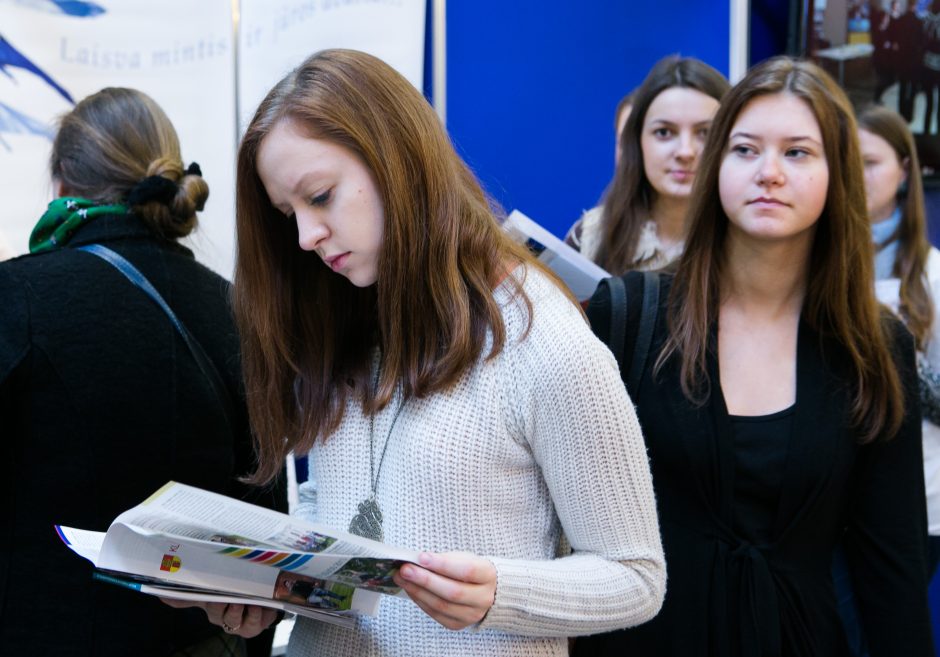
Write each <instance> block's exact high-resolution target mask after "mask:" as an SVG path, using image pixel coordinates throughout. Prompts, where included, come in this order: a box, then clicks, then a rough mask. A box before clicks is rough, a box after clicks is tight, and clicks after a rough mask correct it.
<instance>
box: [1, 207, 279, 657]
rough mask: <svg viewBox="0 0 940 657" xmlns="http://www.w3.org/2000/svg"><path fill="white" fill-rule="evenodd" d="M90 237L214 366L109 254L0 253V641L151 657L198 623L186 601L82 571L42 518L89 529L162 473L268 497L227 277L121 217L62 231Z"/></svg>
mask: <svg viewBox="0 0 940 657" xmlns="http://www.w3.org/2000/svg"><path fill="white" fill-rule="evenodd" d="M91 242H100V243H102V244H105V245H106V246H108V247H109V248H112V249H114V250H115V251H117V252H119V253H120V254H121V255H123V256H125V257H126V258H127V259H128V260H130V261H131V262H132V263H133V264H134V265H135V266H136V267H137V268H138V269H140V270H141V271H142V272H143V273H144V275H145V276H147V277H148V278H149V279H150V281H151V283H153V285H154V287H156V288H157V290H158V291H159V292H160V293H161V295H163V296H164V298H165V299H166V300H167V302H168V303H169V304H170V306H171V307H172V308H173V310H174V311H175V312H176V314H177V315H178V316H179V317H180V319H181V320H182V321H183V323H184V324H186V325H187V327H188V328H189V330H190V331H191V332H192V333H193V334H194V335H195V336H196V338H197V340H199V342H200V343H201V344H202V346H203V348H204V349H205V350H206V352H207V353H208V355H209V357H210V358H211V359H212V360H213V362H214V363H215V365H216V367H217V368H218V370H219V372H220V373H221V375H222V377H223V379H224V381H225V383H226V385H227V387H228V392H229V394H230V396H231V399H232V401H233V402H234V404H233V405H234V406H235V413H236V417H235V418H233V424H234V426H233V427H232V428H231V429H230V428H229V425H228V423H227V421H226V418H225V413H224V410H223V408H222V406H221V404H220V403H219V401H218V399H217V397H216V396H215V393H214V390H213V388H212V387H211V384H210V383H209V382H208V381H207V380H206V378H205V377H204V376H203V375H202V373H201V372H200V370H199V368H198V366H197V365H196V364H195V362H194V360H193V357H192V356H191V354H190V353H189V351H188V350H187V349H186V347H185V345H184V343H183V342H182V340H181V339H180V338H179V336H178V335H177V333H176V331H175V329H174V328H173V326H172V325H171V324H170V322H169V320H168V319H167V317H166V316H165V315H164V314H163V312H162V311H161V310H160V309H159V308H157V306H156V305H155V304H154V303H153V302H152V301H151V300H150V298H149V297H147V296H146V295H145V294H144V293H143V292H142V291H141V290H139V289H137V288H136V287H134V286H133V285H131V284H130V283H129V282H128V281H127V280H126V279H124V277H123V276H122V275H121V274H120V273H119V272H118V271H117V270H115V269H114V268H113V267H112V266H111V265H109V264H107V263H105V262H104V261H102V260H100V259H99V258H97V257H95V256H93V255H91V254H90V253H83V252H79V251H75V250H73V249H71V248H63V249H60V250H57V251H52V252H48V253H44V254H39V255H29V256H24V257H21V258H17V259H15V260H12V261H9V262H5V263H2V264H0V436H2V445H3V452H4V460H3V463H4V474H3V477H2V478H0V655H10V656H11V657H12V656H14V655H17V656H18V655H43V656H47V655H53V656H66V655H68V656H73V655H74V656H81V657H87V656H90V655H95V656H110V655H114V656H115V657H117V656H120V657H126V656H128V655H135V656H137V655H145V656H149V655H154V656H166V655H170V654H172V653H173V652H174V651H175V650H176V649H178V648H180V647H182V646H186V645H190V644H192V643H193V642H195V641H197V640H200V639H202V638H204V637H205V636H206V635H208V634H210V633H214V632H216V631H217V629H218V628H215V627H214V626H211V625H209V623H208V622H207V619H206V615H205V613H204V612H203V611H202V610H199V609H187V610H177V609H172V608H170V607H168V606H167V605H164V604H163V603H161V602H160V601H159V600H157V599H156V598H153V597H151V596H147V595H142V594H139V593H135V592H132V591H126V590H124V589H120V588H118V587H115V586H111V585H107V584H101V583H98V582H95V581H93V580H92V577H91V574H92V567H91V564H90V563H88V562H87V561H85V560H84V559H81V558H80V557H78V556H77V555H75V554H74V553H72V551H71V550H69V549H68V548H67V547H66V546H65V545H64V544H62V542H61V541H60V540H59V538H58V537H57V535H56V532H55V531H54V529H53V524H63V525H68V526H72V527H79V528H82V529H93V530H98V531H104V530H106V529H107V528H108V525H109V523H110V521H111V520H112V519H114V517H115V516H117V515H118V514H119V513H120V512H121V511H124V510H126V509H128V508H130V507H131V506H133V505H135V504H137V503H139V502H142V501H143V500H144V499H145V498H146V497H147V496H148V495H149V494H151V493H152V492H154V491H155V490H157V489H158V488H159V487H160V486H162V485H163V484H165V483H166V482H167V481H168V480H170V479H174V480H176V481H180V482H184V483H188V484H192V485H195V486H200V487H203V488H208V489H210V490H214V491H218V492H221V493H226V494H229V495H234V496H237V497H241V498H244V499H247V500H248V501H251V502H255V503H261V504H264V505H266V506H283V502H284V491H283V488H281V489H280V490H278V491H274V490H273V489H272V490H258V489H250V488H248V487H246V486H243V485H241V484H239V483H238V481H237V480H236V478H237V477H238V476H239V475H243V474H246V473H247V472H249V471H250V469H251V467H252V449H251V443H250V434H249V428H248V421H247V413H246V409H245V405H244V398H243V393H242V384H241V373H240V365H239V359H238V339H237V335H236V331H235V326H234V323H233V320H232V316H231V312H230V308H229V303H228V294H229V286H228V283H227V282H226V281H225V280H223V279H222V278H221V277H219V276H217V275H216V274H214V273H212V272H210V271H209V270H208V269H206V268H205V267H203V266H201V265H200V264H198V263H197V262H196V261H195V260H194V259H193V256H192V254H191V253H190V252H189V251H188V250H187V249H185V248H183V247H181V246H179V245H177V244H176V243H172V242H165V241H161V240H158V239H156V238H155V237H153V236H152V235H151V234H150V233H149V232H148V230H147V228H146V227H145V226H144V225H143V224H142V223H141V222H140V221H138V220H137V219H136V218H134V217H131V216H122V217H101V218H99V219H96V220H94V221H92V222H91V223H89V224H88V225H87V226H85V227H83V228H82V229H81V230H80V231H79V232H78V233H76V235H75V236H74V238H73V240H72V241H71V242H70V244H69V246H78V245H81V244H87V243H91Z"/></svg>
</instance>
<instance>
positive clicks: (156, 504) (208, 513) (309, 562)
mask: <svg viewBox="0 0 940 657" xmlns="http://www.w3.org/2000/svg"><path fill="white" fill-rule="evenodd" d="M118 525H121V526H124V527H127V528H130V529H131V530H133V531H135V532H140V533H143V534H145V535H149V534H159V535H162V536H164V537H165V538H166V539H168V540H169V542H170V543H171V544H185V545H187V546H189V547H193V548H198V549H200V550H204V551H207V552H210V553H212V554H214V555H224V556H225V557H226V558H227V559H230V560H231V561H232V562H233V563H234V564H238V563H239V562H248V563H250V564H251V565H252V566H255V565H261V566H264V567H275V568H279V569H285V570H290V571H291V572H294V573H297V574H299V575H306V576H309V577H314V578H322V579H329V580H331V581H334V582H339V583H342V584H348V585H352V586H355V587H357V588H364V589H369V590H373V591H378V592H380V593H387V594H392V595H397V594H401V595H404V594H403V593H401V589H399V588H398V587H397V586H395V584H394V582H393V580H392V576H393V575H394V574H395V573H396V572H397V571H398V568H399V566H401V564H402V563H403V562H404V561H412V562H417V559H418V553H417V552H415V551H412V550H405V549H403V548H398V547H394V546H389V545H385V544H384V543H380V542H378V541H372V540H369V539H366V538H362V537H359V536H354V535H352V534H349V533H347V532H342V531H339V530H334V529H330V528H326V527H322V526H318V525H314V524H312V523H308V522H305V521H302V520H299V519H297V518H293V517H291V516H288V515H285V514H283V513H278V512H276V511H271V510H268V509H263V508H261V507H257V506H254V505H251V504H248V503H246V502H241V501H239V500H234V499H231V498H229V497H225V496H224V495H218V494H216V493H210V492H207V491H204V490H200V489H198V488H193V487H191V486H186V485H184V484H179V483H176V482H170V483H168V484H167V485H165V486H164V487H163V488H161V489H160V490H159V491H157V492H156V493H155V494H154V495H152V496H151V497H150V498H149V499H148V500H146V501H145V502H144V503H142V504H140V505H138V506H137V507H134V508H133V509H131V510H129V511H126V512H125V513H122V514H121V515H120V516H118V518H117V519H116V520H115V521H114V524H113V525H112V529H114V528H115V527H116V526H118ZM111 533H112V532H111V530H110V529H109V530H108V535H109V537H110V535H111ZM109 541H110V538H108V539H106V540H105V544H104V548H103V551H102V558H103V559H108V560H109V561H110V560H111V559H119V558H120V557H121V555H120V554H118V551H117V550H110V549H109ZM231 568H234V570H235V571H236V572H240V566H238V565H233V566H232V567H231ZM119 570H126V569H119Z"/></svg>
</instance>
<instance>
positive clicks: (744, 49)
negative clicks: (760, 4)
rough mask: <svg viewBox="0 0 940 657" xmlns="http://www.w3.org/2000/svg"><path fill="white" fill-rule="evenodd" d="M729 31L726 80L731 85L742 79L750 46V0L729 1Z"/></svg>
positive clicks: (745, 70)
mask: <svg viewBox="0 0 940 657" xmlns="http://www.w3.org/2000/svg"><path fill="white" fill-rule="evenodd" d="M730 14H731V29H730V30H729V34H730V39H729V44H728V79H729V80H731V84H734V83H736V82H737V81H738V80H740V79H741V78H743V77H744V74H745V73H746V72H747V68H748V66H747V60H748V51H749V44H750V31H751V30H750V0H731V11H730Z"/></svg>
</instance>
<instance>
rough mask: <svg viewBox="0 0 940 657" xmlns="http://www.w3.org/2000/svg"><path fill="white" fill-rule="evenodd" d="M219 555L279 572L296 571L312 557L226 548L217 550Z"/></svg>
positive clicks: (308, 555) (289, 553)
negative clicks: (277, 569)
mask: <svg viewBox="0 0 940 657" xmlns="http://www.w3.org/2000/svg"><path fill="white" fill-rule="evenodd" d="M219 554H224V555H227V556H229V557H235V558H236V559H243V560H245V561H254V562H255V563H262V564H264V565H266V566H277V567H278V568H280V569H281V570H296V569H297V568H300V567H301V566H303V565H304V564H305V563H307V562H308V561H310V560H311V559H312V558H313V557H314V555H312V554H297V553H291V552H274V551H271V550H250V549H247V548H238V547H227V548H222V549H221V550H219Z"/></svg>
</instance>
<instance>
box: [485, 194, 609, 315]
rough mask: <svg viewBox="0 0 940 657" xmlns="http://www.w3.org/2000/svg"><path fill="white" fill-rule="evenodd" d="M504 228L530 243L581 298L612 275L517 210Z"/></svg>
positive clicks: (510, 216)
mask: <svg viewBox="0 0 940 657" xmlns="http://www.w3.org/2000/svg"><path fill="white" fill-rule="evenodd" d="M503 229H504V230H505V231H506V232H508V233H509V235H510V236H511V237H512V238H513V239H514V240H515V241H517V242H519V243H520V244H525V245H526V246H527V247H529V250H530V251H532V252H533V253H534V254H535V256H536V257H537V258H538V259H539V260H541V261H542V262H543V263H544V264H545V265H546V266H547V267H548V268H549V269H551V270H552V271H553V272H555V274H557V275H558V277H559V278H560V279H561V280H562V281H564V283H565V285H567V286H568V288H569V289H570V290H571V292H572V294H574V296H575V297H576V298H577V299H578V301H587V300H588V299H590V298H591V295H593V294H594V290H596V289H597V284H598V283H600V282H601V281H602V280H603V279H605V278H608V277H609V276H610V274H608V273H607V272H606V271H605V270H604V269H602V268H601V267H598V266H597V265H596V264H594V263H593V262H592V261H591V260H588V259H587V258H585V257H584V256H583V255H581V254H580V253H578V252H577V251H575V250H574V249H572V248H571V247H570V246H568V245H567V244H565V243H564V242H563V241H561V240H560V239H558V238H557V237H555V236H554V235H552V234H551V233H550V232H548V231H547V230H545V229H544V228H542V227H541V226H539V225H538V224H537V223H535V222H534V221H532V220H531V219H529V218H528V217H527V216H525V215H524V214H522V213H521V212H519V211H518V210H513V211H512V213H510V215H509V216H508V217H506V221H504V222H503Z"/></svg>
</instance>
